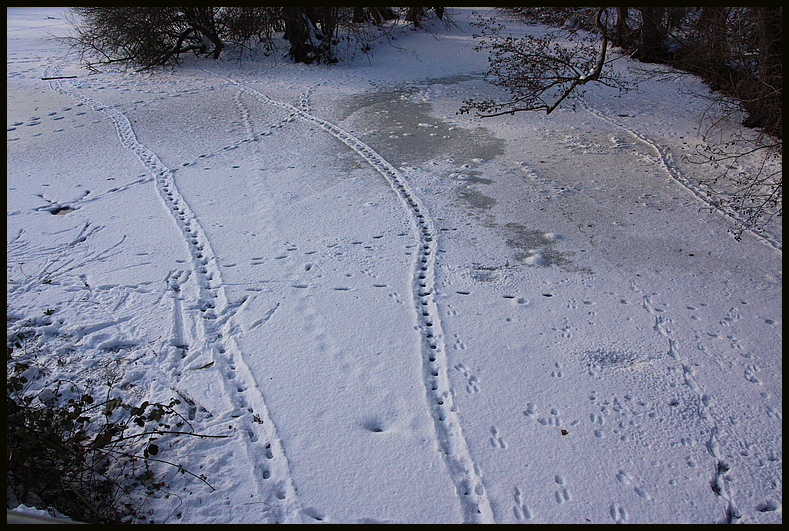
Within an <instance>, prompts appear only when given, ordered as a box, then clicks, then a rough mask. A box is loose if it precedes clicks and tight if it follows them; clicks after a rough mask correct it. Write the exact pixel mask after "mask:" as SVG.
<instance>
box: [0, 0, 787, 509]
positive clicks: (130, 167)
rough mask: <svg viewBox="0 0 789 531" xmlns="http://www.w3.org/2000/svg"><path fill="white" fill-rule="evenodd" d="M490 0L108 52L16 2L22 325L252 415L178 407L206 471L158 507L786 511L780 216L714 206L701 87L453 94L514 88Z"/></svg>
mask: <svg viewBox="0 0 789 531" xmlns="http://www.w3.org/2000/svg"><path fill="white" fill-rule="evenodd" d="M471 11H472V10H471V9H466V8H463V9H460V8H456V9H451V10H449V12H450V15H451V17H452V20H453V21H454V25H452V26H451V27H446V26H445V25H444V24H443V23H441V22H439V21H432V22H430V23H429V24H428V27H429V29H430V33H428V32H427V31H424V30H423V31H413V30H412V29H409V28H406V27H405V26H401V27H399V28H397V29H396V31H394V32H393V33H392V34H391V38H390V39H388V40H387V39H382V40H380V41H377V42H376V43H375V44H374V46H373V49H372V51H371V52H370V54H369V55H365V54H362V53H357V54H356V55H355V56H353V57H351V54H350V52H349V53H348V57H347V58H346V60H345V61H343V62H341V63H339V64H336V65H332V66H324V65H313V66H305V65H295V64H292V63H290V62H288V61H287V60H285V59H283V58H282V57H281V56H278V55H274V56H272V57H269V58H265V57H260V58H258V59H257V60H245V61H243V62H239V61H237V60H235V59H234V58H233V57H232V56H231V55H228V56H227V57H226V58H224V59H223V60H220V61H217V62H213V61H211V60H199V61H187V64H185V65H183V66H182V67H180V68H177V69H175V70H172V71H170V70H168V71H165V72H160V73H137V72H133V71H127V72H122V71H118V70H115V69H110V68H108V69H105V70H102V71H100V72H98V73H89V72H88V71H87V70H85V69H83V68H81V67H80V66H79V64H78V62H77V61H76V59H75V58H74V57H67V56H66V50H65V49H63V48H61V47H60V46H59V45H58V44H57V43H56V42H54V41H52V40H48V39H47V35H48V34H49V33H52V34H55V35H64V34H66V33H67V31H68V25H67V24H66V23H65V21H64V18H63V14H64V10H63V9H60V8H8V11H7V44H8V51H7V65H8V66H7V96H6V101H7V125H8V126H7V130H8V132H7V135H8V141H7V194H8V195H7V204H6V210H7V248H6V251H7V268H6V272H7V290H8V291H7V311H8V334H9V335H11V334H12V333H15V332H17V331H32V332H33V333H35V334H36V335H35V340H34V341H35V346H36V347H37V350H35V352H37V355H38V358H37V360H36V362H37V363H38V365H39V366H40V367H41V368H43V369H46V371H45V372H44V373H40V374H43V375H42V376H41V377H40V378H39V380H38V381H39V382H41V385H44V383H45V382H46V381H52V380H54V379H56V378H63V379H69V380H71V381H74V382H79V383H81V384H83V385H87V384H88V382H90V383H92V384H93V385H94V386H100V385H102V383H106V382H108V381H112V382H113V389H114V392H116V393H120V394H121V395H122V396H125V397H129V398H130V399H134V400H150V401H160V402H163V403H166V402H168V401H169V400H170V399H171V398H178V399H180V400H181V401H182V402H183V404H182V406H183V407H184V408H185V409H184V411H185V412H186V413H185V414H188V415H189V418H190V419H191V420H190V422H191V423H192V424H193V426H194V428H195V431H196V432H199V433H202V434H213V435H227V436H229V437H227V438H223V439H215V438H196V437H195V438H192V437H187V436H178V437H175V436H173V437H171V438H170V439H167V438H162V439H160V441H159V442H158V444H159V446H160V448H161V456H162V457H164V458H167V459H168V460H171V461H174V462H178V463H181V464H182V465H183V466H184V467H185V468H186V469H188V470H190V471H193V472H194V473H196V474H204V475H205V477H206V480H207V481H208V483H210V485H211V487H212V488H210V487H209V486H208V485H206V484H205V483H202V482H200V481H197V480H196V479H195V478H194V477H192V476H189V475H182V474H176V473H175V472H174V471H173V472H171V473H169V474H168V475H167V476H166V477H165V478H164V479H165V481H166V482H167V486H166V487H165V489H164V490H163V491H160V492H158V493H157V494H156V495H154V496H151V497H150V499H149V500H148V501H147V502H146V503H147V504H146V506H145V508H146V509H147V510H149V511H150V515H149V519H150V520H153V521H155V522H166V523H251V522H259V523H267V522H291V523H293V522H326V523H355V522H393V523H423V522H424V523H430V522H434V523H460V522H485V523H487V522H496V523H517V522H523V523H526V522H533V523H587V522H590V523H613V522H627V523H674V522H676V523H680V522H693V523H711V522H721V521H727V520H728V521H735V522H737V521H739V522H746V523H779V522H781V521H782V508H781V503H782V489H783V487H782V420H781V410H782V363H781V355H780V352H781V325H782V313H781V258H782V257H781V250H780V249H781V243H780V242H781V232H780V226H779V225H778V224H773V225H771V226H770V227H768V229H769V231H768V233H766V234H765V235H761V236H759V235H755V234H752V233H745V234H744V236H743V238H742V241H740V242H737V241H735V239H734V238H733V237H732V236H731V234H729V233H727V229H728V228H729V227H731V226H732V225H733V222H732V221H731V219H729V218H727V217H726V216H725V215H723V214H721V213H720V212H710V211H709V209H705V207H706V206H707V205H706V203H705V202H704V199H705V196H704V193H703V191H700V190H699V189H698V187H697V186H696V185H695V183H696V182H697V181H698V180H699V179H700V178H703V177H709V176H712V175H713V173H712V169H710V168H708V167H704V166H699V165H693V164H688V163H687V162H685V161H684V160H683V155H687V154H690V153H692V152H693V150H694V148H695V146H696V145H697V144H698V143H699V142H700V134H699V131H698V120H699V117H700V115H701V113H702V112H703V111H704V109H705V108H706V106H707V102H706V101H705V100H703V99H702V98H699V97H697V96H693V95H692V93H693V91H696V92H699V93H704V92H705V90H706V89H705V88H704V87H703V86H702V85H701V84H700V83H698V82H697V81H695V80H693V79H692V78H681V79H678V80H673V81H658V80H651V81H643V82H642V83H640V84H639V90H638V91H634V92H630V93H627V94H625V95H623V96H622V97H617V96H618V95H617V93H616V92H612V91H611V90H609V89H605V88H599V87H590V88H589V89H588V91H587V94H586V97H585V98H584V101H583V102H582V103H581V104H579V105H578V106H577V108H576V109H575V110H573V109H572V108H571V107H570V106H567V107H566V108H563V109H560V110H557V111H555V112H554V113H553V114H551V115H549V116H545V115H543V114H529V113H520V114H517V115H514V116H506V117H499V118H491V119H480V118H477V117H474V116H469V115H458V114H457V110H458V108H459V107H460V106H461V104H462V101H463V100H464V99H467V98H470V97H490V96H494V95H497V94H501V92H500V91H499V89H496V88H494V87H492V86H490V85H487V84H486V83H484V82H483V81H482V79H481V75H482V73H484V71H485V70H486V66H487V58H486V55H485V54H484V53H480V52H476V51H474V49H473V47H474V41H473V39H472V38H471V34H472V33H473V31H474V28H472V27H470V26H469V24H468V22H469V21H470V20H471ZM478 11H480V12H481V13H483V14H485V13H487V12H489V9H488V8H480V9H479V10H478ZM507 22H508V24H510V27H511V28H512V30H513V31H516V32H521V33H523V32H525V31H540V30H541V28H539V27H528V26H521V25H519V24H517V23H515V22H514V21H507ZM636 66H638V67H641V68H644V65H637V64H635V63H633V62H631V61H629V60H627V59H623V60H621V61H620V62H619V65H618V68H619V69H621V70H622V71H623V72H625V73H627V72H631V71H632V70H633V68H634V67H636ZM627 75H630V74H627ZM51 76H77V77H76V78H73V79H62V80H51V81H42V80H41V78H42V77H51ZM746 169H747V168H746ZM162 470H163V471H167V468H163V469H162ZM165 491H166V492H169V493H170V495H169V496H164V493H165Z"/></svg>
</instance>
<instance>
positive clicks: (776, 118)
mask: <svg viewBox="0 0 789 531" xmlns="http://www.w3.org/2000/svg"><path fill="white" fill-rule="evenodd" d="M751 10H752V11H753V15H754V18H755V20H756V40H757V54H758V55H757V67H758V71H757V73H756V77H757V83H758V86H757V89H756V94H755V100H756V101H755V102H754V104H753V109H748V110H749V112H750V115H749V116H748V118H747V119H746V121H745V122H744V124H745V125H749V126H751V127H764V128H765V132H767V133H769V134H771V135H774V136H776V137H778V138H781V135H782V119H781V103H782V102H781V92H782V91H781V81H782V78H783V74H782V68H783V63H782V59H781V57H782V24H781V8H780V7H752V8H751Z"/></svg>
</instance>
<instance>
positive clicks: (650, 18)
mask: <svg viewBox="0 0 789 531" xmlns="http://www.w3.org/2000/svg"><path fill="white" fill-rule="evenodd" d="M638 10H639V11H640V12H641V39H640V42H639V45H638V49H637V50H636V53H635V57H636V58H637V59H639V60H641V61H643V62H645V63H657V62H660V61H663V60H665V59H666V56H667V53H666V52H667V49H666V43H665V31H664V28H663V15H664V14H665V10H666V8H665V7H639V8H638Z"/></svg>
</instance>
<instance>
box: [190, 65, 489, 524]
mask: <svg viewBox="0 0 789 531" xmlns="http://www.w3.org/2000/svg"><path fill="white" fill-rule="evenodd" d="M205 71H206V72H207V73H209V74H211V73H210V72H208V71H207V70H205ZM213 75H217V76H218V77H221V78H222V79H224V80H226V81H227V82H229V83H230V84H232V85H234V86H236V87H238V88H239V89H240V90H242V91H244V92H246V93H248V94H250V95H251V96H253V97H255V98H256V99H257V100H258V101H260V102H262V103H265V104H269V105H274V106H276V107H279V108H281V109H283V110H286V111H288V112H289V113H290V115H292V116H295V117H297V118H300V119H302V120H306V121H308V122H311V123H313V124H315V125H317V126H319V127H320V128H322V129H323V130H325V131H326V132H328V133H329V134H331V135H332V136H334V137H335V138H337V139H338V140H340V141H341V142H342V143H344V144H345V145H346V146H348V147H349V148H350V149H352V150H353V151H354V152H356V153H357V154H358V155H359V156H361V157H362V158H363V159H364V160H365V161H366V162H367V163H368V164H370V165H371V166H372V167H373V168H374V169H375V170H376V171H377V172H378V173H380V174H381V175H382V176H383V177H384V179H385V180H386V182H387V183H388V184H389V186H390V187H391V188H392V189H393V190H394V191H395V193H396V194H397V196H398V197H399V198H400V200H401V202H402V203H403V205H404V207H405V208H406V211H407V212H408V213H409V214H410V218H411V219H410V222H411V226H412V229H413V232H414V233H415V236H416V240H417V242H416V244H417V249H418V252H417V253H414V257H415V260H414V266H413V272H412V281H411V286H412V290H411V296H412V305H413V307H414V310H415V313H416V316H417V323H418V328H419V330H420V332H421V337H422V340H421V355H422V362H423V363H422V366H423V380H424V384H425V387H426V392H427V397H428V403H429V404H430V405H431V414H432V417H433V420H434V423H435V428H436V436H437V438H438V441H439V443H440V447H441V451H442V453H443V456H444V460H445V462H446V464H447V468H448V470H449V472H450V475H451V477H452V480H453V482H454V484H455V487H456V491H457V493H458V496H459V499H460V503H461V506H462V508H463V512H464V516H465V519H466V521H468V522H474V523H493V522H494V518H493V511H492V509H491V506H490V502H489V500H488V498H487V494H486V492H485V487H484V485H483V482H482V478H481V476H480V473H479V469H478V467H477V466H476V465H475V464H474V462H473V459H472V457H471V453H470V451H469V448H468V445H467V443H466V440H465V438H464V436H463V430H462V428H461V425H460V419H459V417H458V415H457V408H456V406H455V405H454V402H453V395H452V391H451V385H450V380H449V374H448V361H447V356H446V345H445V342H444V332H443V329H442V325H441V320H440V318H439V311H438V305H437V303H436V299H435V257H436V252H435V251H436V236H435V234H436V228H435V226H434V223H433V220H432V219H431V217H430V216H429V215H428V212H427V209H426V208H425V207H424V206H423V205H422V203H421V201H420V200H419V198H418V197H417V196H416V195H415V194H414V193H413V191H412V190H411V188H410V186H409V185H408V183H407V181H406V180H405V179H404V178H403V176H402V175H401V173H400V172H399V171H398V170H397V169H395V168H394V166H392V164H390V163H389V162H388V161H387V160H385V159H384V158H383V157H382V156H381V155H379V154H378V153H377V152H376V151H375V150H373V149H372V148H371V147H370V146H368V145H367V144H365V143H364V142H362V141H361V140H359V139H358V138H356V137H355V136H353V135H352V134H350V133H348V132H347V131H345V130H343V129H341V128H340V127H338V126H336V125H335V124H333V123H331V122H329V121H327V120H323V119H321V118H318V117H316V116H313V115H312V114H309V113H308V112H307V110H306V105H304V104H303V103H302V105H300V106H299V107H296V106H294V105H290V104H288V103H285V102H281V101H277V100H274V99H272V98H270V97H268V96H266V95H265V94H263V93H261V92H258V91H257V90H255V89H253V88H251V87H247V86H245V85H243V84H242V83H240V82H239V81H236V80H235V79H232V78H229V77H226V76H221V75H218V74H213Z"/></svg>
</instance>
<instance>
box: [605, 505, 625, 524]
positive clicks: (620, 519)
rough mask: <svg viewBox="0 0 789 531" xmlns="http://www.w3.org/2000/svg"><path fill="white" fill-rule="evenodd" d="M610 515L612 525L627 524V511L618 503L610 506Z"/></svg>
mask: <svg viewBox="0 0 789 531" xmlns="http://www.w3.org/2000/svg"><path fill="white" fill-rule="evenodd" d="M609 512H610V514H611V518H612V519H613V520H614V523H617V524H626V523H627V511H626V510H625V508H624V507H622V506H620V505H619V504H618V503H614V504H612V505H611V510H610V511H609Z"/></svg>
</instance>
